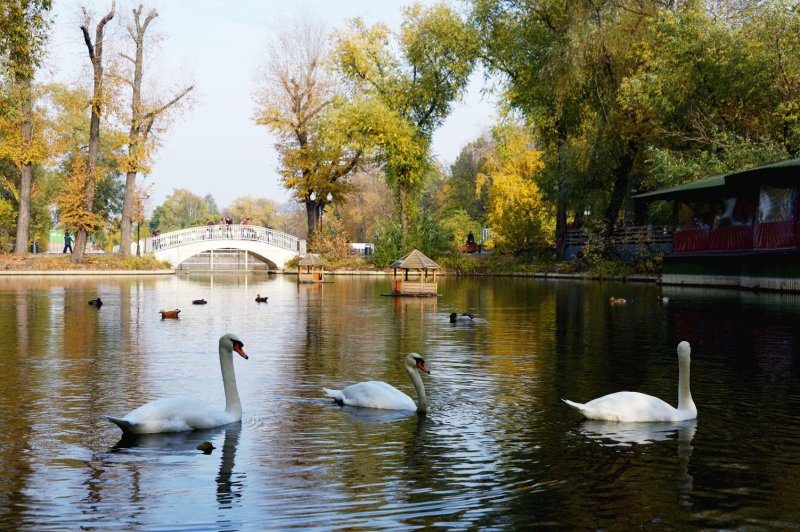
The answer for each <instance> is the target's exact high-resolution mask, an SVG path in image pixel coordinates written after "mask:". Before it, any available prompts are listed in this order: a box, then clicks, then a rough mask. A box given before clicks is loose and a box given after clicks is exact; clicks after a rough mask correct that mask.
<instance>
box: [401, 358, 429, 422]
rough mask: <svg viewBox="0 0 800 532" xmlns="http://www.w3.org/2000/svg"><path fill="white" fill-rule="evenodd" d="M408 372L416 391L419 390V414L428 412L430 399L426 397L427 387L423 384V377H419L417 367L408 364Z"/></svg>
mask: <svg viewBox="0 0 800 532" xmlns="http://www.w3.org/2000/svg"><path fill="white" fill-rule="evenodd" d="M406 372H408V376H409V377H410V378H411V382H412V383H413V384H414V389H415V390H417V412H427V411H428V398H427V397H425V385H424V384H423V383H422V377H420V375H419V371H417V368H416V366H412V365H410V364H406Z"/></svg>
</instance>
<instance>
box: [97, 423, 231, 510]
mask: <svg viewBox="0 0 800 532" xmlns="http://www.w3.org/2000/svg"><path fill="white" fill-rule="evenodd" d="M241 431H242V424H241V422H237V423H231V424H229V425H225V426H223V427H216V428H213V429H208V430H194V431H191V432H171V433H169V432H167V433H160V434H139V435H127V436H123V437H122V439H121V440H120V441H119V442H117V444H116V445H114V447H113V448H112V450H111V452H121V451H127V450H131V449H142V450H158V451H163V452H166V453H170V454H174V453H181V454H200V451H199V450H198V449H197V446H198V445H200V444H201V443H203V442H211V443H212V444H213V445H214V447H215V449H214V450H213V451H212V453H211V454H212V455H213V454H215V453H219V454H220V464H219V470H218V472H217V476H216V478H215V481H216V485H217V489H216V498H217V504H218V505H219V507H220V509H229V508H231V506H233V503H234V502H235V501H236V500H238V499H240V498H241V496H242V493H241V492H242V487H243V483H242V479H243V478H244V474H236V473H234V465H235V458H236V448H237V447H238V445H239V435H240V434H241ZM220 439H222V443H220Z"/></svg>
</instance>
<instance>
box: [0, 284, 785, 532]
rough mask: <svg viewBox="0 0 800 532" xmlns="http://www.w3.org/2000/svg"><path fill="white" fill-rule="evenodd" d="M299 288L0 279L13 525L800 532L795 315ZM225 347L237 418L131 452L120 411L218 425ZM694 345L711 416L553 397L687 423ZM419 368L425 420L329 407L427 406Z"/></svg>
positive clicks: (677, 303) (148, 441)
mask: <svg viewBox="0 0 800 532" xmlns="http://www.w3.org/2000/svg"><path fill="white" fill-rule="evenodd" d="M294 279H295V278H294V277H290V276H286V277H283V276H277V277H275V276H270V277H267V276H265V275H252V274H251V275H250V276H246V275H242V276H239V275H216V276H209V275H196V274H192V275H190V276H167V277H158V278H140V279H127V278H116V279H113V278H109V279H95V278H38V279H37V278H2V277H0V434H2V440H0V528H3V529H18V530H37V531H38V530H63V529H79V528H81V529H88V530H108V529H115V530H163V529H170V530H174V529H179V530H262V529H287V528H317V529H330V528H352V529H378V528H387V529H410V528H417V527H434V526H436V527H440V528H452V529H458V528H465V529H466V528H483V529H520V528H529V527H533V526H539V527H543V528H544V527H547V528H553V527H555V528H563V529H580V528H584V529H596V528H606V529H613V530H626V529H633V528H639V527H646V528H647V529H648V530H650V529H654V530H675V529H695V528H708V529H719V528H725V529H732V528H748V529H780V528H789V529H797V528H798V527H800V502H799V501H800V452H798V450H799V449H800V416H798V412H799V411H800V378H799V377H798V373H800V371H799V368H798V361H799V360H800V355H799V354H798V351H800V348H799V347H798V344H800V327H799V325H800V319H798V318H800V299H799V298H798V297H797V296H788V295H775V294H751V293H739V292H735V291H712V290H698V289H679V288H673V289H668V288H666V287H665V288H664V289H663V295H667V296H669V297H670V301H669V303H668V304H666V305H662V304H661V303H660V302H659V300H658V298H657V296H658V295H660V294H662V289H661V288H660V287H658V286H655V285H637V284H616V283H586V284H584V283H580V282H571V281H539V280H532V279H530V280H528V279H482V280H475V279H467V280H457V279H445V280H444V281H442V282H440V285H439V292H440V293H441V296H440V297H438V298H435V299H395V298H389V297H381V293H385V292H387V291H388V290H389V280H388V279H387V278H383V277H380V278H343V277H336V278H335V282H333V283H326V284H324V285H317V286H310V285H303V286H298V285H297V284H296V283H295V282H294ZM256 293H260V294H262V295H265V294H266V295H268V296H269V303H267V304H260V305H259V304H256V303H255V301H254V298H255V295H256ZM97 296H100V297H101V298H102V299H103V301H104V303H105V305H104V306H103V307H102V308H101V309H99V310H97V309H95V308H93V307H90V306H88V305H87V301H88V300H89V299H93V298H95V297H97ZM610 296H617V297H625V298H627V300H628V303H627V304H626V305H620V306H610V305H609V303H608V298H609V297H610ZM197 298H205V299H207V300H208V302H209V304H208V305H205V306H193V305H191V300H192V299H197ZM174 307H179V308H181V309H182V311H183V312H182V313H181V318H180V319H179V320H164V321H162V320H161V319H160V315H159V313H158V311H159V309H162V308H174ZM450 312H472V313H474V314H475V315H476V316H477V319H476V320H475V321H474V322H472V323H458V324H451V323H449V321H448V314H449V313H450ZM226 332H236V333H237V334H238V335H239V336H240V337H241V338H242V339H243V341H244V343H245V349H246V350H247V352H248V354H249V355H250V360H248V361H245V360H242V359H238V357H237V360H236V361H235V367H236V372H237V380H238V383H239V390H240V393H241V394H242V400H243V403H244V418H243V420H242V422H241V423H239V424H235V425H233V426H227V427H222V428H219V429H216V430H212V431H209V432H206V433H187V434H176V435H169V436H151V437H146V438H142V439H140V440H139V441H137V442H135V443H134V444H128V443H124V442H120V433H119V430H118V429H117V428H116V427H115V426H113V425H111V424H110V423H108V422H106V421H105V420H104V419H103V417H102V416H103V415H106V414H110V415H117V416H120V415H124V414H125V413H126V412H128V411H129V410H131V409H133V408H135V407H137V406H139V405H140V404H142V403H144V402H146V401H149V400H151V399H154V398H158V397H165V396H175V395H185V396H191V397H197V398H202V399H203V400H207V401H208V402H211V403H216V404H219V405H220V406H221V407H222V405H223V403H224V398H223V394H222V383H221V378H220V373H219V363H218V358H217V341H218V338H219V337H220V336H221V335H222V334H224V333H226ZM680 340H688V341H689V342H691V344H692V374H691V380H692V392H693V396H694V400H695V402H696V403H697V406H698V410H699V416H698V419H697V421H696V422H691V423H682V424H614V423H597V422H586V421H583V420H582V419H581V417H580V415H578V414H577V413H576V412H574V411H572V410H571V409H569V408H568V407H567V406H566V405H564V404H563V403H562V402H561V401H560V399H561V398H562V397H565V398H570V399H574V400H577V401H587V400H589V399H592V398H594V397H598V396H600V395H604V394H606V393H610V392H614V391H620V390H624V389H629V390H637V391H642V392H645V393H649V394H652V395H657V396H659V397H662V398H663V399H665V400H666V401H668V402H670V403H672V404H675V402H676V401H677V374H678V369H677V355H676V353H675V348H676V346H677V344H678V342H679V341H680ZM410 351H416V352H418V353H420V354H422V355H423V356H424V357H425V359H426V362H427V364H428V367H429V368H430V369H431V370H432V374H431V375H430V376H425V377H424V378H423V380H424V381H425V385H426V389H427V392H428V399H429V403H430V412H429V413H428V415H427V416H426V417H418V416H417V415H416V414H414V413H410V414H409V413H397V412H381V411H370V410H363V409H354V408H347V407H345V408H340V407H337V406H335V405H334V404H332V403H330V402H329V401H328V399H327V398H325V397H324V396H323V395H322V392H321V388H322V387H323V386H327V387H334V388H335V387H342V386H346V385H348V384H351V383H354V382H358V381H361V380H373V379H377V380H384V381H387V382H389V383H392V384H394V385H395V386H397V387H398V388H400V389H402V390H404V391H406V392H407V393H409V394H410V395H412V396H413V388H412V386H411V384H410V381H409V380H408V378H407V376H406V375H405V373H404V372H403V370H402V367H401V365H402V360H403V357H404V356H405V355H406V354H407V353H408V352H410ZM202 441H211V442H212V443H213V444H214V445H215V446H216V449H214V451H213V452H212V453H211V454H210V455H205V454H202V453H201V452H199V451H197V450H196V446H197V444H198V443H200V442H202Z"/></svg>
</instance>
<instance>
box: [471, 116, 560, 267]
mask: <svg viewBox="0 0 800 532" xmlns="http://www.w3.org/2000/svg"><path fill="white" fill-rule="evenodd" d="M493 138H494V150H492V151H491V152H487V154H486V163H485V167H484V173H485V179H486V180H488V181H489V182H490V185H489V213H488V218H489V225H490V226H491V228H492V233H493V235H494V236H493V240H494V242H493V243H494V245H495V246H496V247H497V248H498V249H501V250H504V251H507V252H511V253H518V252H522V251H526V250H530V249H533V248H537V247H538V248H541V247H549V246H552V245H553V243H554V235H555V209H554V208H553V205H552V204H551V203H549V202H547V201H545V198H544V195H543V194H542V191H541V189H540V188H539V185H538V182H537V179H539V178H541V176H542V172H543V170H544V168H545V166H544V163H543V161H542V152H541V151H539V150H538V149H537V148H536V147H535V143H534V139H533V138H532V136H531V134H530V131H529V130H528V128H526V127H524V126H521V125H506V126H498V127H497V128H495V130H494V132H493Z"/></svg>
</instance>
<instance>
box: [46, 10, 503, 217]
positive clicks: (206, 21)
mask: <svg viewBox="0 0 800 532" xmlns="http://www.w3.org/2000/svg"><path fill="white" fill-rule="evenodd" d="M142 3H143V4H144V7H145V9H144V12H145V13H147V12H148V11H149V10H150V9H151V8H156V9H157V11H158V13H159V16H158V18H156V19H155V21H154V22H153V23H152V24H151V25H150V27H149V29H148V33H147V35H150V34H151V32H152V33H153V34H155V32H158V33H159V34H160V35H161V39H160V42H159V53H158V54H152V55H153V57H149V58H148V57H146V61H148V62H149V64H151V65H152V67H151V68H150V69H148V66H147V65H145V69H146V72H145V75H146V76H148V74H149V79H146V80H145V81H146V83H151V84H154V85H155V86H156V87H158V90H159V91H162V92H163V93H164V94H174V93H176V92H177V91H178V89H180V88H182V87H185V86H188V85H190V84H194V85H195V89H194V91H192V94H193V100H194V103H193V105H192V107H191V109H189V110H187V111H185V112H183V113H182V114H180V115H179V116H177V117H176V118H175V120H174V122H173V123H172V124H171V126H170V128H169V130H168V131H167V133H166V134H165V135H164V136H163V138H162V145H161V148H160V149H159V151H158V152H157V153H156V154H155V158H154V164H153V165H152V167H151V171H150V173H149V175H147V176H145V179H144V184H145V185H146V186H149V187H150V190H151V198H150V205H149V208H150V209H152V208H154V207H156V206H158V205H160V204H161V203H163V201H164V199H165V198H166V197H167V196H168V195H169V194H171V193H172V191H173V190H174V189H176V188H185V189H188V190H190V191H191V192H193V193H194V194H197V195H200V196H205V195H206V194H211V195H212V196H213V197H214V199H215V200H216V202H217V206H218V207H219V208H221V209H224V208H225V207H227V206H229V205H230V204H231V202H232V201H233V200H234V199H235V198H237V197H240V196H245V195H251V196H255V197H267V198H270V199H273V200H275V201H277V202H278V203H284V202H286V201H288V200H289V199H290V194H289V192H288V191H287V190H286V189H284V188H283V185H282V184H281V182H280V176H279V174H278V157H277V153H276V152H275V150H274V148H273V146H274V143H275V138H274V137H273V136H271V134H270V133H269V132H268V131H267V129H266V128H265V127H263V126H258V125H256V124H255V122H254V120H253V118H252V117H253V115H254V109H255V107H254V98H253V94H254V90H255V84H256V83H255V80H256V73H257V70H258V68H259V66H260V65H261V64H262V63H263V62H264V57H265V49H266V43H267V41H268V39H269V36H270V34H271V32H274V31H275V29H276V28H280V27H281V24H282V23H285V21H286V20H287V18H289V17H291V16H292V15H293V14H295V13H296V12H297V11H298V10H300V11H301V12H308V13H311V14H313V15H314V16H316V17H318V18H320V19H322V20H323V21H324V22H325V24H326V25H327V27H328V28H329V29H334V28H338V27H342V26H343V24H344V22H345V21H346V20H347V19H350V18H354V17H362V18H363V19H364V20H365V21H367V23H370V24H371V23H375V22H379V21H380V22H384V23H386V24H388V25H389V26H390V27H391V28H393V29H397V28H399V26H400V22H401V20H402V8H403V6H405V5H408V4H409V3H410V0H305V1H302V2H297V1H288V0H150V1H143V2H142ZM421 3H423V4H432V3H434V0H423V1H422V2H421ZM138 4H139V2H132V1H130V0H117V16H116V17H115V20H114V21H112V23H110V24H109V26H108V28H109V30H110V31H113V32H114V33H115V34H116V37H118V38H119V39H120V40H122V38H123V37H124V30H123V28H122V26H120V25H119V20H118V19H121V18H123V17H129V15H130V13H131V10H132V9H133V8H134V7H136V6H137V5H138ZM81 5H87V6H88V7H89V9H90V11H91V12H93V13H94V18H93V21H92V34H94V33H93V32H94V25H96V23H97V21H98V20H99V19H100V18H101V17H102V16H103V15H104V14H105V13H107V12H108V10H109V9H110V6H111V0H83V1H81V0H54V2H53V16H54V21H53V27H52V33H51V37H50V39H51V40H50V43H51V46H50V48H51V49H52V53H51V55H50V57H48V61H47V63H46V66H45V68H44V69H43V71H42V73H41V76H42V77H47V76H51V77H53V78H55V79H57V80H59V81H62V82H66V83H74V82H75V80H76V79H79V78H80V76H83V77H84V78H83V79H84V80H90V79H91V74H90V71H89V59H88V54H87V51H86V45H85V44H84V42H83V36H82V34H81V31H80V22H81V19H82V15H81ZM454 5H456V6H457V7H460V5H461V4H454ZM114 22H116V24H115V23H114ZM109 50H110V48H109ZM119 51H121V50H119V49H118V50H117V53H118V52H119ZM483 86H484V81H483V75H482V73H480V72H476V73H475V74H473V77H472V79H471V82H470V85H469V88H468V91H467V93H466V95H465V96H464V98H463V99H462V101H459V102H456V103H455V104H454V106H453V112H452V114H451V115H450V117H449V118H448V119H447V121H446V122H445V123H444V124H443V125H442V126H441V127H440V128H439V129H438V130H437V131H436V132H435V134H434V136H433V155H434V157H436V158H437V159H438V160H439V161H441V162H443V163H445V164H450V163H452V162H453V161H454V160H455V159H456V157H457V156H458V153H459V152H460V151H461V149H462V148H463V147H464V146H465V145H467V144H468V143H469V142H471V141H473V140H475V139H476V138H477V137H479V136H480V135H481V134H482V133H483V132H485V131H486V130H487V129H488V128H489V127H491V125H492V124H493V122H494V117H495V104H494V99H493V98H492V97H491V96H487V95H484V94H483V91H482V88H483ZM140 179H141V178H140Z"/></svg>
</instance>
